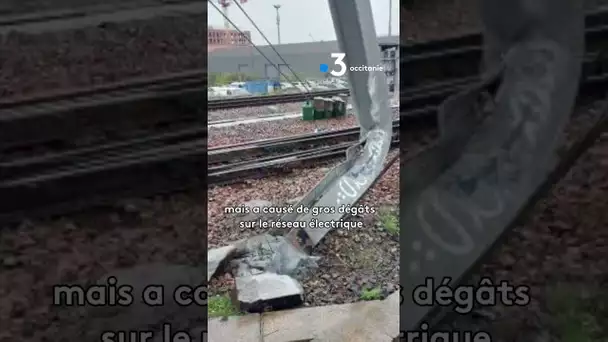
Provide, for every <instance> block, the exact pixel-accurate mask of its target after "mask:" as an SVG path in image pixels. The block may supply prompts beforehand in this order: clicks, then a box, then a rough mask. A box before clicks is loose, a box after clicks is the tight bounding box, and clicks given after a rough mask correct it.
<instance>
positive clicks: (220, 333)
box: [208, 314, 263, 342]
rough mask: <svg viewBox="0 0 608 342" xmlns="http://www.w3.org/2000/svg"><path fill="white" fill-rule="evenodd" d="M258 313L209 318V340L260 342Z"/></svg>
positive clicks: (214, 341) (219, 341) (216, 341)
mask: <svg viewBox="0 0 608 342" xmlns="http://www.w3.org/2000/svg"><path fill="white" fill-rule="evenodd" d="M260 325H261V317H260V315H259V314H251V315H247V316H234V317H228V318H227V319H222V318H212V319H209V325H208V331H209V332H208V335H209V336H208V337H209V342H227V341H230V342H262V341H263V339H262V335H261V326H260Z"/></svg>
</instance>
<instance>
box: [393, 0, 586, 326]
mask: <svg viewBox="0 0 608 342" xmlns="http://www.w3.org/2000/svg"><path fill="white" fill-rule="evenodd" d="M481 8H482V18H483V20H484V22H485V23H486V32H485V42H486V50H485V51H484V54H485V58H484V63H485V65H484V69H485V70H486V74H484V77H482V79H485V80H486V82H487V84H485V85H484V84H483V82H482V83H481V84H478V85H477V86H476V87H473V88H471V89H468V90H467V91H465V92H462V93H461V94H457V95H454V96H452V97H451V98H449V99H448V100H446V101H445V102H444V104H443V105H442V110H441V111H440V117H439V121H440V126H441V127H440V131H441V134H442V136H441V138H440V141H439V143H438V144H436V145H435V146H434V147H433V148H430V149H428V150H427V151H425V152H423V153H421V154H420V155H419V156H417V157H416V158H414V159H413V160H411V161H408V162H407V163H405V165H403V166H402V168H401V172H402V174H401V188H402V189H407V191H401V201H400V202H401V206H402V208H403V211H402V214H401V227H402V229H401V246H403V247H402V250H401V258H402V261H401V265H402V267H401V270H402V272H403V274H402V275H401V279H402V284H403V289H402V291H403V297H402V298H403V299H404V303H403V305H402V310H403V311H402V313H403V314H402V315H401V328H402V329H403V330H406V331H419V330H420V326H421V324H422V323H428V324H429V325H430V326H431V327H432V326H433V324H434V323H436V322H438V321H439V320H440V319H441V318H442V317H443V315H444V314H445V313H446V312H447V310H450V309H451V307H441V306H439V305H438V304H436V302H432V301H431V302H430V303H425V302H424V301H416V299H417V296H416V293H417V291H416V289H417V288H419V287H421V286H428V287H429V288H430V291H434V290H435V289H437V288H438V287H439V286H440V285H442V284H445V283H444V280H446V283H447V284H449V286H450V287H452V288H453V289H454V288H455V287H456V286H458V285H459V284H461V283H462V281H464V280H465V279H466V277H467V275H468V274H469V273H470V272H471V270H472V269H473V268H474V266H475V265H477V263H479V262H480V260H481V258H483V257H484V256H485V255H487V254H488V252H489V251H490V250H491V249H492V246H494V245H495V244H496V243H497V242H498V241H499V239H500V238H501V237H502V236H503V235H504V233H506V231H507V230H508V228H509V227H510V224H511V222H513V221H514V220H515V219H517V218H518V217H519V215H520V213H521V210H522V209H523V208H524V207H525V204H526V203H527V202H528V201H529V199H530V198H531V197H532V196H533V194H534V193H535V191H536V190H537V189H538V188H539V187H540V186H541V184H542V183H543V182H544V181H545V180H546V179H547V177H548V176H549V175H550V173H551V171H552V170H553V169H554V168H555V166H556V165H557V162H558V156H557V147H558V146H559V139H558V138H559V137H560V135H561V132H562V131H563V128H564V127H565V124H566V122H567V121H568V119H569V116H570V114H571V112H572V109H573V107H574V100H575V98H576V93H577V89H578V85H579V79H580V75H581V66H582V62H583V55H584V51H585V50H584V15H583V10H582V6H581V5H580V4H579V3H578V2H575V1H570V0H542V1H531V0H517V1H509V2H504V1H499V0H482V6H481ZM514 18H517V19H516V20H513V19H514ZM497 76H499V77H497ZM496 82H497V83H498V88H497V90H496V91H495V94H493V95H494V104H495V106H494V107H495V108H494V110H493V112H492V113H491V114H490V115H489V116H488V117H487V118H483V116H480V115H478V114H482V113H479V112H477V113H476V109H475V108H476V104H477V102H478V98H477V95H479V94H481V93H482V92H483V91H484V90H490V89H489V88H490V87H489V85H490V84H491V83H496ZM463 123H464V124H463ZM446 160H449V161H450V162H449V163H446ZM425 177H426V178H425ZM423 178H425V179H424V181H423ZM429 282H431V284H429ZM474 285H477V284H474ZM517 285H520V284H517ZM517 285H515V286H517Z"/></svg>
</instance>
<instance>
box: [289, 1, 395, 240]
mask: <svg viewBox="0 0 608 342" xmlns="http://www.w3.org/2000/svg"><path fill="white" fill-rule="evenodd" d="M329 7H330V9H331V14H332V18H333V22H334V28H335V30H336V36H337V38H338V44H339V46H340V49H341V50H342V52H343V53H345V54H346V57H345V63H346V65H347V66H349V67H350V66H356V67H359V66H367V67H372V66H373V67H375V66H382V65H383V64H382V60H381V56H380V48H379V44H378V39H377V36H376V30H375V27H374V20H373V15H372V8H371V4H370V1H369V0H329ZM336 52H338V51H336ZM357 69H359V68H357ZM354 70H355V69H352V70H351V69H350V68H347V75H348V80H349V81H350V94H351V98H352V104H353V108H354V110H355V113H356V115H357V118H358V120H359V125H360V126H361V140H360V142H359V143H357V144H356V145H354V146H352V147H351V148H349V150H348V151H347V153H346V154H347V155H346V161H345V162H344V163H343V164H341V165H339V166H338V167H336V168H335V169H333V170H331V171H330V172H329V174H328V175H327V176H326V177H325V178H324V179H323V180H321V181H320V183H319V184H318V185H317V186H316V187H315V188H314V189H313V190H312V191H311V192H309V193H308V194H307V195H306V196H305V197H304V198H303V199H302V200H301V201H300V202H299V203H298V204H296V206H300V205H302V206H305V207H312V206H320V207H336V208H337V207H339V206H342V205H345V206H349V205H353V204H355V203H356V202H357V201H358V200H359V199H360V198H361V196H362V195H363V194H364V193H365V192H366V191H367V190H368V189H369V187H370V186H371V185H372V184H373V183H374V181H375V180H376V178H377V177H378V176H379V175H380V173H381V171H382V169H383V167H384V161H385V159H386V156H387V154H388V151H389V148H390V144H391V139H392V112H391V110H390V108H389V101H388V85H387V83H386V75H385V73H384V71H383V70H382V71H379V70H376V71H354ZM363 145H364V146H363ZM342 216H344V213H343V212H342V213H341V212H339V211H338V210H336V212H335V213H333V214H322V215H318V216H313V215H312V214H296V213H294V214H287V215H285V216H283V217H282V218H281V220H285V221H305V222H311V221H313V220H316V221H319V222H330V221H339V220H340V219H341V218H342ZM330 230H331V229H326V228H311V229H308V228H307V229H304V230H300V229H296V230H293V231H291V232H289V234H288V236H287V237H288V238H289V239H290V240H292V241H294V242H296V241H295V240H296V239H295V238H296V237H299V238H300V239H302V240H304V241H303V243H304V244H305V245H306V246H308V247H309V248H312V247H314V246H315V245H317V244H318V243H319V241H321V239H322V238H323V237H324V236H325V235H326V234H327V233H328V232H329V231H330Z"/></svg>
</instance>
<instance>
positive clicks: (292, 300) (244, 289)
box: [232, 273, 304, 312]
mask: <svg viewBox="0 0 608 342" xmlns="http://www.w3.org/2000/svg"><path fill="white" fill-rule="evenodd" d="M232 299H233V301H234V304H235V306H237V307H238V308H239V310H241V311H246V312H264V311H266V310H267V309H273V310H281V309H289V308H293V307H296V306H299V305H301V304H302V302H303V301H304V289H303V288H302V285H300V283H299V282H298V281H297V280H295V279H293V278H291V277H290V276H287V275H281V274H276V273H262V274H255V275H251V276H246V277H237V278H236V279H235V289H234V291H233V298H232Z"/></svg>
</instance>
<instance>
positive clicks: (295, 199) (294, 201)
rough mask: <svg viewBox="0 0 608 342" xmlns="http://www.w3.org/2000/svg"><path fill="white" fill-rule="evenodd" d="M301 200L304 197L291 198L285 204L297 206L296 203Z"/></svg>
mask: <svg viewBox="0 0 608 342" xmlns="http://www.w3.org/2000/svg"><path fill="white" fill-rule="evenodd" d="M303 198H304V196H299V197H294V198H292V199H289V200H287V204H291V205H296V204H298V202H300V201H301V200H302V199H303Z"/></svg>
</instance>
